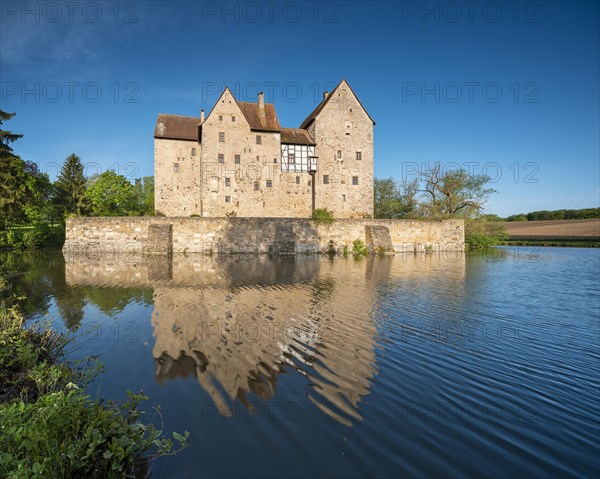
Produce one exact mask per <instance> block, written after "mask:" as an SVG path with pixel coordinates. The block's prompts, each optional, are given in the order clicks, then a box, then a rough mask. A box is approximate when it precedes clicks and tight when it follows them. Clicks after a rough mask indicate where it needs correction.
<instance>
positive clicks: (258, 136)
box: [256, 135, 262, 145]
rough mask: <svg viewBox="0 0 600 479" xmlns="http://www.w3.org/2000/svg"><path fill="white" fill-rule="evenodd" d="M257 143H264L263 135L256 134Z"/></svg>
mask: <svg viewBox="0 0 600 479" xmlns="http://www.w3.org/2000/svg"><path fill="white" fill-rule="evenodd" d="M256 144H257V145H262V136H260V135H256Z"/></svg>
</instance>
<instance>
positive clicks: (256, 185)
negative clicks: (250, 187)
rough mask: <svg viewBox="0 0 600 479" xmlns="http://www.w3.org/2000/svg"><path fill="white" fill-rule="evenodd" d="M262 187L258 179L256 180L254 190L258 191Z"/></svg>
mask: <svg viewBox="0 0 600 479" xmlns="http://www.w3.org/2000/svg"><path fill="white" fill-rule="evenodd" d="M259 189H260V185H259V184H258V181H255V182H254V191H258V190H259Z"/></svg>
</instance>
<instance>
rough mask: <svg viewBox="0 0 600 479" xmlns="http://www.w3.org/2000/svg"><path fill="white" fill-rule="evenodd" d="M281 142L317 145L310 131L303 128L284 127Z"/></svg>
mask: <svg viewBox="0 0 600 479" xmlns="http://www.w3.org/2000/svg"><path fill="white" fill-rule="evenodd" d="M281 143H293V144H296V145H315V144H316V143H315V140H313V139H312V137H311V136H310V133H309V132H308V131H306V130H303V129H301V128H282V129H281Z"/></svg>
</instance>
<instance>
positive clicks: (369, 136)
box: [310, 83, 374, 218]
mask: <svg viewBox="0 0 600 479" xmlns="http://www.w3.org/2000/svg"><path fill="white" fill-rule="evenodd" d="M331 95H333V96H332V97H331V98H330V99H329V102H328V103H327V105H326V106H325V107H324V108H323V110H322V111H321V112H320V113H319V115H318V116H317V117H316V118H315V120H314V122H313V124H312V125H311V127H312V128H311V130H310V131H311V134H312V135H313V137H314V139H315V141H316V143H317V151H316V153H317V156H318V158H319V159H318V171H317V177H316V186H317V188H316V205H317V208H321V207H323V206H327V208H329V209H330V210H331V211H332V212H333V216H334V217H336V218H365V217H367V218H369V217H372V216H373V205H374V202H373V177H374V170H373V168H374V166H373V165H374V158H373V154H374V153H373V151H374V150H373V121H372V120H371V118H369V115H367V113H366V112H365V110H364V109H363V108H362V106H361V105H360V103H359V101H358V99H357V98H356V97H355V96H354V95H353V94H352V92H351V91H350V88H349V87H348V86H347V85H345V84H344V83H343V84H342V85H341V86H340V87H339V88H338V89H337V90H336V91H335V92H332V93H331ZM357 152H359V153H360V160H358V159H357ZM325 175H327V177H328V178H327V181H328V183H325V180H324V176H325ZM353 178H356V180H357V183H358V184H354V182H353Z"/></svg>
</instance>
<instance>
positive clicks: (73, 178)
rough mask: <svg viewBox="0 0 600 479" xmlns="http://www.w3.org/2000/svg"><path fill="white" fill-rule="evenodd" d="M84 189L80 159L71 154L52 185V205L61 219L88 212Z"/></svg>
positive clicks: (84, 181) (84, 183) (84, 179)
mask: <svg viewBox="0 0 600 479" xmlns="http://www.w3.org/2000/svg"><path fill="white" fill-rule="evenodd" d="M85 188H86V177H85V175H84V174H83V165H82V163H81V159H80V158H79V157H78V156H77V155H76V154H75V153H73V154H71V155H69V156H68V157H67V159H66V160H65V162H64V163H63V166H62V168H61V169H60V175H59V176H58V179H57V180H56V182H55V183H54V189H55V195H54V203H55V205H56V207H57V208H58V209H59V210H60V211H61V213H62V215H63V217H64V216H66V215H69V214H74V215H77V216H80V215H82V214H84V213H85V212H86V211H87V210H88V205H87V203H86V197H85Z"/></svg>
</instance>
